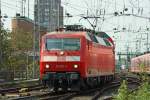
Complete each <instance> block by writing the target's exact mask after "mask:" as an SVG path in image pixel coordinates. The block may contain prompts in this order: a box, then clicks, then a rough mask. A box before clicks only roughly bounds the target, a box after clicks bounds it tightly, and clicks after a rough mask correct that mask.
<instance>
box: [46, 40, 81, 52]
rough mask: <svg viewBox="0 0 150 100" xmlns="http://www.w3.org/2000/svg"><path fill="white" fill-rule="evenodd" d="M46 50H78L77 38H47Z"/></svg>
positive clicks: (78, 41) (78, 42)
mask: <svg viewBox="0 0 150 100" xmlns="http://www.w3.org/2000/svg"><path fill="white" fill-rule="evenodd" d="M46 49H47V50H80V39H79V38H55V39H53V38H49V39H47V40H46Z"/></svg>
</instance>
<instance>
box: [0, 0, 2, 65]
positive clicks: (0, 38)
mask: <svg viewBox="0 0 150 100" xmlns="http://www.w3.org/2000/svg"><path fill="white" fill-rule="evenodd" d="M1 18H2V15H1V0H0V64H2V36H1V35H2V34H1V31H2V21H1Z"/></svg>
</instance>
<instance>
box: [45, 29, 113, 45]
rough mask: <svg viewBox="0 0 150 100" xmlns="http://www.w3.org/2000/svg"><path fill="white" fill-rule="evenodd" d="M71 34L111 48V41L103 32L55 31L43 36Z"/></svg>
mask: <svg viewBox="0 0 150 100" xmlns="http://www.w3.org/2000/svg"><path fill="white" fill-rule="evenodd" d="M61 34H63V35H64V34H66V35H67V34H71V35H76V36H85V37H86V39H87V40H89V41H93V42H95V43H100V44H102V45H104V46H113V45H114V44H113V41H112V39H111V38H110V37H109V36H108V35H107V34H106V33H105V32H95V34H93V33H91V32H86V31H55V32H50V33H47V34H45V35H44V36H43V37H45V36H51V35H61Z"/></svg>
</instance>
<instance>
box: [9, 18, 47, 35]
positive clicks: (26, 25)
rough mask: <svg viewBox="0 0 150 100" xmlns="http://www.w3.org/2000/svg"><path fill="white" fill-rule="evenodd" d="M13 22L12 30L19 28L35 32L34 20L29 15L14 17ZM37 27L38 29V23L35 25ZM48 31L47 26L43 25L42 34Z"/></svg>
mask: <svg viewBox="0 0 150 100" xmlns="http://www.w3.org/2000/svg"><path fill="white" fill-rule="evenodd" d="M11 23H12V24H11V25H12V32H15V31H18V30H20V31H23V32H31V33H33V32H34V21H33V20H31V19H29V18H27V17H24V16H16V17H13V18H12V21H11ZM35 29H36V30H38V26H37V25H35ZM46 32H47V29H46V28H45V27H41V30H40V34H41V35H42V34H44V33H46Z"/></svg>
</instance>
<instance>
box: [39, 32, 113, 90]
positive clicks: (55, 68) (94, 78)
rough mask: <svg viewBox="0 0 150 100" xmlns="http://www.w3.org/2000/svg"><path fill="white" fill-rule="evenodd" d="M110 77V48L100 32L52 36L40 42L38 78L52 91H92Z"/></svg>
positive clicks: (109, 41) (104, 36)
mask: <svg viewBox="0 0 150 100" xmlns="http://www.w3.org/2000/svg"><path fill="white" fill-rule="evenodd" d="M114 73H115V54H114V45H113V42H112V40H111V39H110V38H108V35H106V34H105V33H104V32H97V35H94V34H92V33H91V32H87V31H78V32H72V31H67V32H65V31H64V32H52V33H47V34H45V35H44V36H43V37H42V39H41V51H40V78H41V80H42V82H43V83H44V84H46V85H48V86H49V87H50V88H53V89H54V90H55V91H57V90H58V89H60V88H61V89H63V90H67V89H71V90H75V89H80V88H84V87H86V86H88V87H93V86H96V85H98V84H100V83H103V82H106V81H108V80H112V79H113V76H114Z"/></svg>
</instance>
